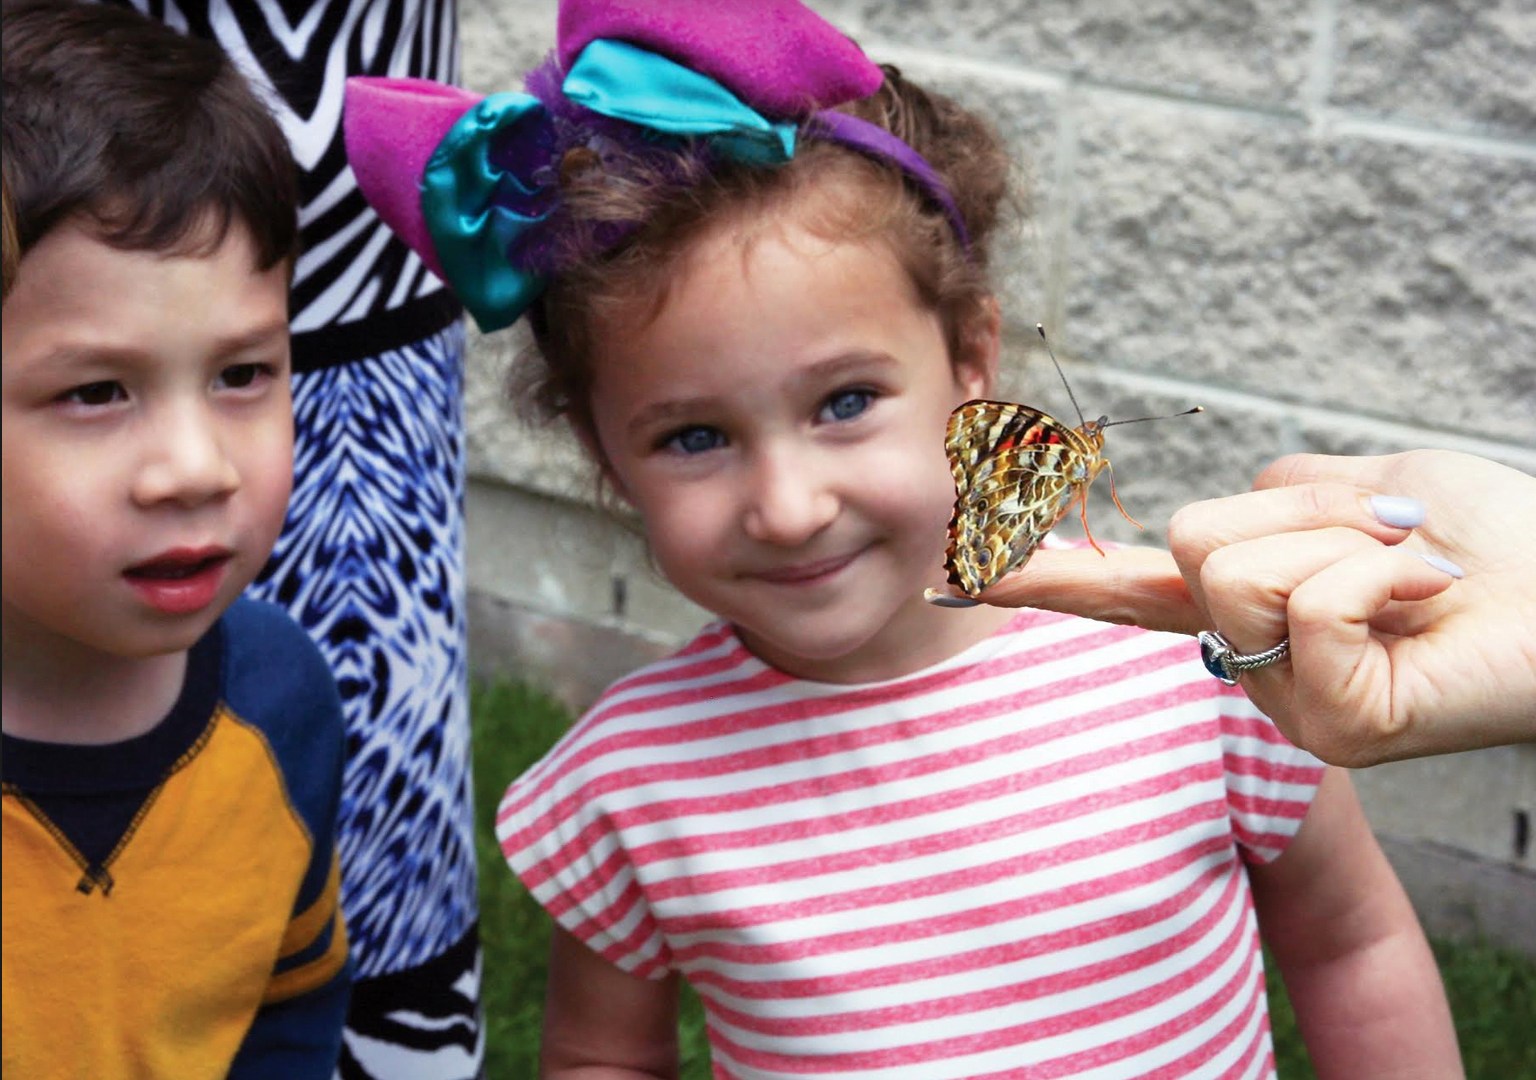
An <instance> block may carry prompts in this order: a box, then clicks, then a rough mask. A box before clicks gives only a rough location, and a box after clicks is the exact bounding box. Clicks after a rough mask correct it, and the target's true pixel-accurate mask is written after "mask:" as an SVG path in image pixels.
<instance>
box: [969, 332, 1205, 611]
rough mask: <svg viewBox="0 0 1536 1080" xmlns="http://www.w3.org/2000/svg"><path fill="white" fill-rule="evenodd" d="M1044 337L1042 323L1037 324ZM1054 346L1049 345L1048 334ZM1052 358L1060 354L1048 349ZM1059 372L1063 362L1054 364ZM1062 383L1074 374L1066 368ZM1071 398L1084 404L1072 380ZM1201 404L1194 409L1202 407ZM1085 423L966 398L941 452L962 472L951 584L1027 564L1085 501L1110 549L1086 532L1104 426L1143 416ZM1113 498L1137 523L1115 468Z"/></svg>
mask: <svg viewBox="0 0 1536 1080" xmlns="http://www.w3.org/2000/svg"><path fill="white" fill-rule="evenodd" d="M1036 330H1038V331H1039V333H1040V337H1041V339H1042V340H1044V339H1045V328H1044V327H1043V326H1039V325H1037V326H1036ZM1046 349H1047V351H1050V342H1049V341H1046ZM1051 361H1052V363H1055V362H1056V356H1055V354H1054V353H1052V354H1051ZM1056 370H1057V371H1058V372H1061V365H1060V364H1056ZM1061 381H1062V382H1063V383H1064V384H1065V383H1066V381H1067V377H1066V374H1065V373H1062V375H1061ZM1067 395H1068V396H1069V397H1071V398H1072V404H1073V406H1074V407H1076V406H1077V398H1076V397H1074V396H1073V395H1072V387H1071V385H1070V384H1067ZM1202 411H1204V410H1202V409H1201V407H1200V406H1198V405H1197V406H1195V407H1194V408H1193V409H1190V410H1188V411H1187V412H1183V413H1178V414H1177V415H1179V416H1187V415H1189V414H1190V413H1197V412H1202ZM1078 419H1079V420H1080V421H1081V425H1080V426H1079V427H1076V428H1073V427H1069V426H1067V425H1066V424H1063V423H1062V422H1061V421H1060V420H1057V419H1056V418H1055V417H1053V416H1050V415H1048V414H1047V413H1044V412H1041V411H1040V410H1039V409H1034V408H1031V407H1029V406H1028V405H1018V404H1015V403H1013V402H1007V401H987V400H982V399H977V400H975V401H968V402H966V403H965V404H964V405H961V406H960V407H959V408H957V409H956V410H955V411H954V412H953V413H951V414H950V417H949V426H948V429H947V432H946V436H945V439H944V449H945V452H946V453H947V454H948V455H949V468H950V472H951V473H952V474H953V475H954V478H955V512H954V515H953V516H952V517H951V518H950V522H949V547H948V550H947V551H946V552H945V556H944V568H945V570H947V571H948V573H949V581H950V584H952V585H956V586H959V588H960V589H961V591H962V592H964V593H965V594H966V595H967V596H975V595H976V594H977V593H979V592H981V591H982V590H983V589H985V588H987V586H989V585H991V584H993V583H994V582H996V581H997V580H998V579H999V578H1001V577H1003V576H1004V575H1005V574H1009V573H1012V572H1013V571H1015V570H1017V569H1019V568H1020V567H1022V566H1023V565H1024V564H1025V563H1026V562H1028V561H1029V557H1030V556H1031V555H1033V554H1034V553H1035V549H1036V548H1037V547H1039V546H1040V541H1041V540H1043V539H1044V538H1045V534H1046V533H1048V532H1050V531H1051V530H1052V529H1053V528H1055V527H1056V525H1057V523H1058V522H1060V521H1061V519H1062V518H1064V517H1066V516H1067V513H1068V512H1069V511H1070V510H1071V509H1072V506H1073V504H1074V503H1076V504H1079V505H1080V506H1081V507H1082V517H1083V531H1084V532H1085V533H1087V535H1088V542H1089V543H1090V544H1092V545H1093V549H1094V550H1095V551H1097V552H1098V553H1099V554H1100V555H1102V554H1104V550H1103V549H1102V548H1101V547H1099V545H1098V543H1097V542H1096V541H1095V540H1094V539H1093V533H1092V532H1089V531H1088V488H1089V487H1090V486H1091V485H1092V484H1093V482H1094V480H1095V479H1097V478H1098V475H1099V473H1100V472H1102V471H1103V470H1105V469H1107V468H1109V459H1108V458H1106V457H1105V456H1104V429H1105V428H1108V427H1114V426H1115V425H1116V424H1134V423H1140V422H1141V420H1156V419H1163V418H1162V417H1151V416H1148V417H1141V418H1140V419H1138V420H1116V421H1113V422H1111V421H1110V419H1109V417H1107V416H1101V417H1099V418H1098V419H1097V420H1092V421H1090V420H1085V419H1083V416H1082V410H1081V409H1080V408H1079V409H1078ZM1109 482H1110V487H1109V490H1110V498H1112V499H1114V501H1115V507H1116V508H1117V509H1118V510H1119V511H1120V513H1122V514H1124V515H1125V519H1126V520H1127V521H1129V522H1130V523H1131V524H1132V525H1135V526H1136V527H1137V528H1138V529H1139V528H1141V527H1142V526H1141V524H1140V522H1138V521H1137V520H1136V519H1135V518H1133V517H1131V515H1130V514H1128V513H1126V510H1125V507H1123V506H1121V505H1120V498H1119V496H1118V495H1116V494H1115V487H1114V482H1115V481H1114V470H1113V469H1111V470H1110V481H1109Z"/></svg>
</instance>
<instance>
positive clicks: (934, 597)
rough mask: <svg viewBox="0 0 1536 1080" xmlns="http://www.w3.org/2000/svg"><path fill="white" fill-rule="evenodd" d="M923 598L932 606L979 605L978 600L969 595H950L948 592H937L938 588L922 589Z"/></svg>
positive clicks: (961, 606)
mask: <svg viewBox="0 0 1536 1080" xmlns="http://www.w3.org/2000/svg"><path fill="white" fill-rule="evenodd" d="M923 599H924V600H926V601H928V603H930V604H932V605H933V606H934V607H953V608H967V607H980V606H981V601H980V600H972V599H971V598H970V597H969V596H951V595H949V593H943V592H939V590H938V589H924V590H923Z"/></svg>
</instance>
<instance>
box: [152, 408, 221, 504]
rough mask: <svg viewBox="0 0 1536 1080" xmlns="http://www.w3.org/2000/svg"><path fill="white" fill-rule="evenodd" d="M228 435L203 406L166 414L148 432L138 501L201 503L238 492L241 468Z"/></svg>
mask: <svg viewBox="0 0 1536 1080" xmlns="http://www.w3.org/2000/svg"><path fill="white" fill-rule="evenodd" d="M227 438H229V433H228V432H225V431H223V430H221V428H220V425H219V423H218V420H217V418H216V417H214V416H211V415H209V414H208V412H207V411H206V410H205V409H203V408H200V407H196V406H192V407H184V408H180V409H177V410H175V411H174V413H168V414H167V415H165V416H163V417H161V420H160V423H158V424H157V425H155V427H154V429H153V430H152V431H151V432H150V433H149V435H148V439H149V446H148V447H147V449H146V450H145V453H144V457H143V461H142V464H141V465H140V467H139V469H138V473H137V476H136V477H135V481H134V490H133V497H134V501H135V502H137V503H138V504H139V505H141V506H154V505H156V504H159V503H166V502H172V503H177V504H180V505H182V506H198V505H200V504H202V503H205V502H209V501H211V500H214V499H220V498H224V497H225V496H227V495H230V494H232V493H233V492H234V491H235V490H236V489H237V488H239V486H240V473H239V470H238V469H236V468H235V463H234V461H233V460H232V459H231V457H230V455H229V453H228V449H227V447H226V445H225V444H226V440H227Z"/></svg>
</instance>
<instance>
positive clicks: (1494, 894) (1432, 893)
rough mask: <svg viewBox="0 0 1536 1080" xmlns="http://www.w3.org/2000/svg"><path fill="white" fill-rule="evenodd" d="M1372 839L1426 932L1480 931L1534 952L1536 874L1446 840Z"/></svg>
mask: <svg viewBox="0 0 1536 1080" xmlns="http://www.w3.org/2000/svg"><path fill="white" fill-rule="evenodd" d="M1376 839H1377V840H1379V841H1380V842H1381V848H1382V850H1383V851H1385V852H1386V853H1387V858H1388V860H1390V861H1391V863H1392V867H1393V869H1395V870H1396V871H1397V876H1398V877H1399V878H1401V879H1402V882H1403V888H1404V889H1406V890H1407V892H1408V898H1409V899H1410V900H1412V901H1413V907H1414V910H1415V911H1417V912H1418V913H1419V919H1420V921H1421V922H1423V924H1424V929H1425V930H1426V931H1427V932H1428V933H1430V934H1433V935H1434V936H1436V937H1448V938H1458V939H1467V938H1476V937H1482V938H1486V939H1487V940H1489V941H1493V942H1497V943H1498V944H1500V945H1502V946H1504V947H1505V948H1509V949H1514V950H1515V951H1516V952H1520V953H1524V954H1525V955H1526V956H1529V957H1532V958H1536V918H1533V917H1532V914H1531V913H1532V912H1536V874H1532V873H1531V872H1530V871H1528V870H1522V869H1521V868H1519V867H1518V866H1512V865H1509V864H1507V863H1496V862H1490V861H1489V860H1487V859H1479V858H1477V857H1476V856H1474V855H1468V854H1467V853H1466V852H1464V851H1458V850H1456V849H1455V848H1451V847H1447V846H1446V845H1444V844H1435V843H1429V842H1426V841H1422V840H1400V839H1397V838H1395V837H1392V836H1388V835H1383V834H1380V833H1378V834H1377V837H1376Z"/></svg>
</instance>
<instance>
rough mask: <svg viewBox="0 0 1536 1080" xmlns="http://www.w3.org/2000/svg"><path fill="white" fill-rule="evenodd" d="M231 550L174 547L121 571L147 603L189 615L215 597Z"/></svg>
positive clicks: (165, 610)
mask: <svg viewBox="0 0 1536 1080" xmlns="http://www.w3.org/2000/svg"><path fill="white" fill-rule="evenodd" d="M232 555H233V552H231V551H229V550H228V549H226V548H221V547H203V548H175V549H173V550H171V551H163V552H161V553H160V554H159V555H156V556H155V557H154V558H153V559H146V560H145V561H144V562H141V563H138V564H136V565H134V566H130V567H129V568H128V569H127V570H124V571H123V577H125V578H127V579H128V584H129V585H130V586H132V588H133V591H134V592H135V593H137V594H138V596H139V598H140V599H141V600H143V601H144V602H145V603H146V604H148V605H149V606H150V607H152V608H155V609H156V610H158V611H161V612H163V613H165V614H167V615H191V614H193V613H195V612H198V611H202V610H203V609H204V608H206V607H207V606H208V605H209V604H211V603H213V601H214V600H216V599H217V598H218V595H219V588H220V586H221V585H222V584H223V582H224V571H225V569H226V568H227V567H228V566H229V561H230V558H231V557H232Z"/></svg>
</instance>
